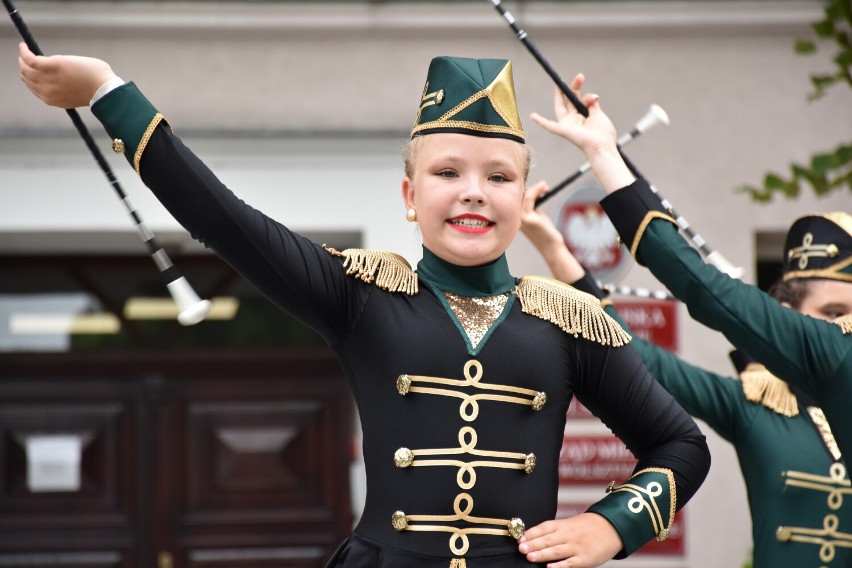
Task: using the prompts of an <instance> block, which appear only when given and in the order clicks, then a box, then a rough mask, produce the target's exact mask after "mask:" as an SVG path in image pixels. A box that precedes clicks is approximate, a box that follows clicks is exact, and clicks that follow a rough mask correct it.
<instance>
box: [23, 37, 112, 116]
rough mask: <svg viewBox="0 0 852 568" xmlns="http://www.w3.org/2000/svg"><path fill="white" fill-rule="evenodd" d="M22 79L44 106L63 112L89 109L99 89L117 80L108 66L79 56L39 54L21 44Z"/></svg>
mask: <svg viewBox="0 0 852 568" xmlns="http://www.w3.org/2000/svg"><path fill="white" fill-rule="evenodd" d="M19 47H20V53H19V56H18V67H19V68H20V71H21V80H22V81H23V82H24V84H25V85H26V86H27V88H28V89H29V90H30V91H32V93H33V94H34V95H35V96H37V97H38V98H39V99H41V100H42V101H44V102H45V103H47V104H49V105H51V106H55V107H60V108H64V109H69V108H76V107H83V106H88V105H89V101H91V100H92V97H93V96H94V95H95V92H96V91H97V90H98V88H99V87H100V86H101V85H103V84H104V83H106V82H107V81H108V80H110V79H111V78H113V77H115V76H116V75H115V73H113V71H112V68H110V66H109V64H107V63H106V62H105V61H102V60H100V59H94V58H92V57H80V56H76V55H51V56H49V57H46V56H44V55H36V54H34V53H33V52H32V51H30V49H29V48H28V47H27V44H25V43H24V42H21V43H20V45H19Z"/></svg>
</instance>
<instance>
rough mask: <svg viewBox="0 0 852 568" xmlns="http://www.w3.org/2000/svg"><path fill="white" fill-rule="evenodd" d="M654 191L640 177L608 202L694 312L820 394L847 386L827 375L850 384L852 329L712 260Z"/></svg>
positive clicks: (644, 258) (647, 260) (644, 260)
mask: <svg viewBox="0 0 852 568" xmlns="http://www.w3.org/2000/svg"><path fill="white" fill-rule="evenodd" d="M650 193H651V190H650V189H649V187H648V185H647V183H646V182H643V181H642V180H637V182H636V183H634V184H633V185H632V186H629V187H627V188H624V189H622V190H619V191H617V192H615V193H613V194H611V195H609V196H607V197H606V198H605V199H604V200H603V201H602V202H601V205H603V206H604V209H605V210H606V212H607V215H609V217H610V219H611V220H612V221H613V224H614V225H615V227H616V229H617V230H618V232H619V234H622V235H625V234H626V235H631V236H635V237H636V242H633V247H634V249H635V251H636V255H635V256H636V260H637V262H639V263H640V264H642V265H645V266H647V267H648V268H649V269H650V270H651V272H652V273H653V274H654V276H655V277H656V278H657V279H658V280H659V281H660V282H662V283H663V284H664V285H665V286H666V288H668V289H669V291H671V293H672V294H674V295H675V297H677V298H678V299H679V300H681V301H682V302H683V303H684V304H686V306H687V308H688V309H689V314H690V316H692V318H693V319H695V320H697V321H698V322H700V323H702V324H704V325H706V326H707V327H709V328H711V329H714V330H717V331H721V332H722V333H723V334H724V335H725V337H727V338H728V340H729V341H730V342H731V343H732V344H733V345H734V346H735V347H737V348H738V349H741V350H742V351H745V352H746V353H748V354H749V355H751V356H752V357H753V358H754V359H756V360H758V361H760V362H761V363H763V364H764V365H765V366H766V368H767V369H769V371H771V372H772V373H773V374H774V375H776V376H779V377H784V379H785V380H787V381H789V382H790V383H791V384H793V385H795V386H798V387H799V388H801V389H802V390H804V391H805V392H806V393H807V394H809V395H810V396H811V397H813V398H815V399H816V400H821V399H823V398H825V396H824V395H825V392H824V391H823V389H828V390H829V391H830V392H832V393H834V392H837V393H839V392H840V391H839V390H838V389H840V387H841V386H843V385H839V384H838V385H832V384H825V383H829V382H831V381H834V382H835V383H841V382H843V381H846V383H847V384H846V385H845V386H846V387H848V384H849V381H848V372H849V371H850V370H852V369H850V367H852V334H850V335H848V336H845V337H844V335H843V330H842V329H841V328H840V326H838V325H835V324H832V323H829V322H825V321H821V320H817V319H814V318H810V317H807V316H804V315H802V314H799V313H797V312H796V311H794V310H791V309H789V308H785V307H783V306H781V304H779V303H778V302H777V301H775V300H774V299H773V298H772V297H771V296H769V295H768V294H766V293H765V292H763V291H762V290H760V289H759V288H757V287H756V286H752V285H749V284H745V283H744V282H741V281H739V280H736V279H733V278H730V277H729V276H727V275H726V274H723V273H722V272H720V271H719V270H717V269H716V268H715V267H714V266H711V265H709V264H705V263H704V261H703V260H702V259H701V257H700V256H699V254H698V252H697V251H696V250H695V249H693V248H692V247H691V246H689V244H688V243H687V242H686V241H685V240H684V239H683V238H682V237H681V235H680V234H679V233H678V231H677V228H676V226H675V225H673V224H671V223H669V222H668V221H661V220H660V219H659V218H657V217H655V216H654V215H656V213H657V212H656V211H650V206H648V205H646V204H647V203H650V202H651V201H652V199H651V197H648V195H649V194H650ZM643 208H644V209H645V210H646V211H648V215H650V216H646V217H645V218H644V221H642V222H641V226H642V230H637V228H636V226H635V223H636V219H637V215H636V214H635V211H636V210H640V209H643ZM625 212H630V214H629V215H625ZM844 376H845V378H844ZM817 381H823V382H824V384H817ZM821 395H822V396H821Z"/></svg>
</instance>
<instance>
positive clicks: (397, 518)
mask: <svg viewBox="0 0 852 568" xmlns="http://www.w3.org/2000/svg"><path fill="white" fill-rule="evenodd" d="M391 524H392V525H393V528H394V530H396V531H399V532H402V531H404V530H405V529H406V527H408V517H406V516H405V513H403V512H402V511H394V513H393V515H391Z"/></svg>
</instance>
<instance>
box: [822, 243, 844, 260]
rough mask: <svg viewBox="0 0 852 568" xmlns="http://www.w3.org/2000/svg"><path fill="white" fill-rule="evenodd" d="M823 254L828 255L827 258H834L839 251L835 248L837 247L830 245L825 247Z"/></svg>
mask: <svg viewBox="0 0 852 568" xmlns="http://www.w3.org/2000/svg"><path fill="white" fill-rule="evenodd" d="M825 254H827V255H828V258H834V257H835V256H837V255H838V254H840V249H838V248H837V245H836V244H834V243H831V244H830V245H828V246H827V247H825Z"/></svg>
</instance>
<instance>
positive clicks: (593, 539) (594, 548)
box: [518, 513, 624, 568]
mask: <svg viewBox="0 0 852 568" xmlns="http://www.w3.org/2000/svg"><path fill="white" fill-rule="evenodd" d="M623 547H624V545H623V544H622V542H621V537H619V536H618V533H617V532H616V531H615V528H613V526H612V525H611V524H610V523H609V521H607V520H606V519H605V518H603V517H601V516H600V515H597V514H595V513H581V514H579V515H576V516H574V517H570V518H567V519H559V520H555V521H546V522H544V523H541V524H540V525H537V526H535V527H533V528H531V529H528V530H527V531H526V532H525V533H524V536H522V537H521V539H520V541H519V544H518V549H519V550H520V552H521V554H525V555H526V557H527V560H529V561H530V562H547V563H548V564H547V568H593V567H594V566H600V565H601V564H603V563H604V562H606V561H607V560H611V559H612V558H613V557H614V556H615V555H616V554H618V552H619V551H620V550H621V549H622V548H623Z"/></svg>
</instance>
